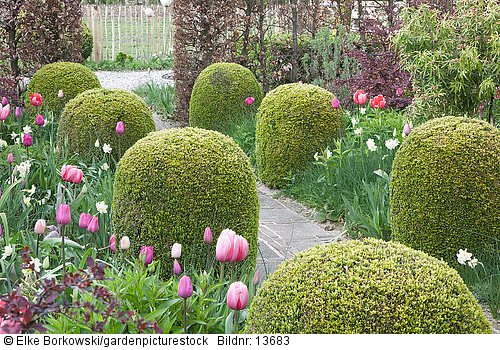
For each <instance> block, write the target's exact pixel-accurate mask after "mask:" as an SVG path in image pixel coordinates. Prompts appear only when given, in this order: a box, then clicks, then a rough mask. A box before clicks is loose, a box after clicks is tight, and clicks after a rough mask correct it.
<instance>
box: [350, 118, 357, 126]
mask: <svg viewBox="0 0 500 350" xmlns="http://www.w3.org/2000/svg"><path fill="white" fill-rule="evenodd" d="M358 123H359V121H358V120H357V119H356V118H352V119H351V124H352V126H356V125H358Z"/></svg>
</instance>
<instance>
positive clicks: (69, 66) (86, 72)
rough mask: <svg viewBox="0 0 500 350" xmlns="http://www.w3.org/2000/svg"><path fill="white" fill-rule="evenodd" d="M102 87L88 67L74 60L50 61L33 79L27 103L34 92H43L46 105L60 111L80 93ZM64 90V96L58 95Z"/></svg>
mask: <svg viewBox="0 0 500 350" xmlns="http://www.w3.org/2000/svg"><path fill="white" fill-rule="evenodd" d="M99 87H101V83H100V82H99V79H98V78H97V76H96V75H95V74H94V73H93V72H92V71H91V70H90V69H88V68H87V67H85V66H83V65H81V64H78V63H72V62H56V63H50V64H47V65H45V66H43V67H42V68H41V69H39V70H38V71H37V72H36V73H35V75H33V78H32V79H31V81H30V83H29V85H28V90H27V92H26V102H25V103H26V105H29V95H30V94H31V93H34V92H38V93H40V94H42V96H43V98H44V107H47V108H48V109H49V110H51V111H59V110H61V109H62V107H64V105H65V104H66V103H67V102H68V101H69V100H71V99H72V98H74V97H75V96H76V95H78V94H79V93H81V92H83V91H86V90H90V89H95V88H99ZM59 90H62V91H63V93H64V97H63V98H62V99H61V98H59V97H58V96H57V94H58V92H59Z"/></svg>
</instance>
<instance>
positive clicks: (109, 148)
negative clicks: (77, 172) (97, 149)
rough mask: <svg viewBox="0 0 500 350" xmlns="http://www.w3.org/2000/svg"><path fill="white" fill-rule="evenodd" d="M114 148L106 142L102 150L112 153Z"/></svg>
mask: <svg viewBox="0 0 500 350" xmlns="http://www.w3.org/2000/svg"><path fill="white" fill-rule="evenodd" d="M112 150H113V149H112V148H111V146H110V145H108V144H107V143H105V144H104V146H102V151H103V152H104V153H111V151H112Z"/></svg>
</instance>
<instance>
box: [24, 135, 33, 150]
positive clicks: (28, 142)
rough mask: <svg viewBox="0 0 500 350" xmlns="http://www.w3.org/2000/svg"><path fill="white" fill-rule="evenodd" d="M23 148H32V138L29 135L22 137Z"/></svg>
mask: <svg viewBox="0 0 500 350" xmlns="http://www.w3.org/2000/svg"><path fill="white" fill-rule="evenodd" d="M23 146H24V147H31V146H33V137H32V136H31V135H30V134H24V135H23Z"/></svg>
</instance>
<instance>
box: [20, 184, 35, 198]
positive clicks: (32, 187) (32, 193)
mask: <svg viewBox="0 0 500 350" xmlns="http://www.w3.org/2000/svg"><path fill="white" fill-rule="evenodd" d="M35 191H36V186H35V185H31V189H30V190H23V192H26V193H28V194H29V195H30V196H32V195H34V194H35Z"/></svg>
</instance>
